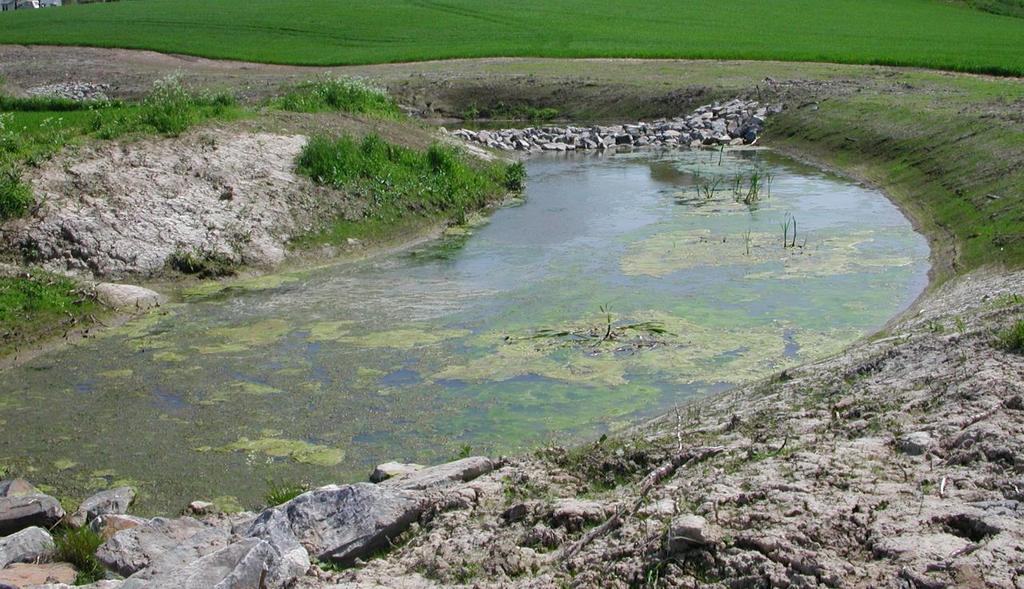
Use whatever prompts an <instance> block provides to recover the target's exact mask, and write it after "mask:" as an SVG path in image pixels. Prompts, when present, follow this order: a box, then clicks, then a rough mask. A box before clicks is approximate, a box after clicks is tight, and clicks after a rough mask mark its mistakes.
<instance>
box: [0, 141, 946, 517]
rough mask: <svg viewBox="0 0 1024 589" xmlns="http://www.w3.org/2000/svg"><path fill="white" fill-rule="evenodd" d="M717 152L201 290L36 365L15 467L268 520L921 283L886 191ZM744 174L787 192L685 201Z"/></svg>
mask: <svg viewBox="0 0 1024 589" xmlns="http://www.w3.org/2000/svg"><path fill="white" fill-rule="evenodd" d="M715 156H716V157H715V158H713V159H709V154H708V153H706V152H653V153H652V152H647V153H633V154H619V155H614V156H607V155H606V156H598V155H576V156H568V157H566V156H562V157H547V156H545V157H540V158H537V159H534V160H532V161H530V162H529V174H530V175H529V179H528V188H527V194H526V196H527V200H526V204H525V205H523V206H518V207H514V208H505V209H501V210H498V211H497V212H496V213H495V214H494V215H493V217H492V219H491V221H490V222H489V223H487V224H481V223H474V228H473V231H472V235H468V236H467V235H453V236H449V237H447V238H445V239H443V240H441V241H438V242H435V243H432V244H427V245H423V246H420V247H417V248H416V249H415V250H413V251H410V252H407V253H405V254H400V255H394V256H387V257H380V258H372V259H368V260H364V261H362V262H358V263H354V264H340V265H333V266H326V267H322V268H317V269H313V270H309V271H305V272H303V273H301V275H296V274H290V275H288V277H287V278H280V279H276V278H267V279H261V280H258V281H253V280H252V279H243V280H241V281H239V282H238V284H240V285H241V286H237V287H236V286H235V285H234V283H232V282H230V281H229V282H226V283H223V284H222V285H220V286H219V287H218V288H217V289H200V291H202V292H193V293H191V294H189V295H187V296H186V297H185V299H186V300H187V301H189V302H187V303H185V304H177V305H171V306H168V307H164V308H163V309H162V310H161V311H160V312H158V313H153V314H151V315H149V316H147V317H146V318H144V320H142V321H139V322H133V323H131V324H129V325H127V326H126V327H125V328H123V329H119V330H111V331H110V332H107V333H106V334H104V335H103V337H100V338H96V339H94V340H89V341H86V342H83V344H82V345H80V346H78V347H75V348H69V349H68V350H66V351H64V352H60V353H59V354H57V355H56V356H53V357H46V358H42V359H39V360H36V361H33V362H30V363H28V364H27V365H25V366H23V367H21V368H18V369H15V370H14V371H13V372H12V375H11V378H8V379H5V381H4V382H3V383H2V384H0V421H6V422H7V423H6V425H5V426H4V428H3V430H2V432H0V448H2V449H3V450H0V464H11V465H12V468H15V469H18V472H32V476H33V478H34V479H35V480H39V481H41V482H42V483H44V484H51V485H54V486H58V487H61V489H62V493H63V494H65V495H75V496H84V495H86V494H87V492H88V491H90V490H92V489H93V488H96V487H98V486H103V483H104V482H108V483H109V482H110V481H111V480H113V479H114V478H115V477H116V478H117V479H118V480H128V479H131V480H132V481H134V482H135V484H137V485H138V486H140V487H141V489H142V490H143V497H142V498H141V499H140V504H139V508H140V509H141V510H143V511H144V512H145V511H161V510H167V509H180V507H181V502H182V500H183V498H189V499H191V498H195V497H225V498H231V501H230V502H234V503H236V504H240V505H254V504H257V503H258V502H259V501H261V494H262V491H263V488H262V486H261V485H254V484H253V483H252V481H264V480H268V479H271V480H302V481H307V482H310V483H313V484H316V483H329V482H340V481H345V480H362V479H363V478H364V477H365V475H366V473H367V472H368V471H369V469H370V468H372V466H373V465H374V464H375V463H378V462H383V461H386V460H402V461H413V462H419V463H431V462H437V461H442V460H446V459H450V458H452V457H454V456H455V455H457V453H458V448H459V447H461V446H463V445H466V444H468V445H470V446H471V447H472V448H473V449H474V451H477V452H511V451H514V450H517V449H523V448H526V447H529V446H531V445H534V444H537V443H542V442H548V441H552V439H554V440H555V441H558V440H565V441H570V440H576V439H579V438H580V437H585V436H590V435H594V434H596V433H598V432H600V431H603V430H605V429H607V428H610V427H615V426H616V425H619V424H622V423H625V422H627V421H628V420H630V419H635V418H636V417H637V416H640V415H648V414H653V413H656V412H658V411H660V410H662V409H664V408H665V407H668V406H671V405H672V404H675V403H677V402H679V401H680V400H683V399H685V398H687V397H688V396H691V395H696V394H704V393H708V392H713V391H718V390H722V389H724V388H727V387H729V386H731V385H733V384H737V383H740V382H744V381H747V380H750V379H754V378H758V377H762V376H766V375H768V374H770V373H772V372H774V371H778V370H781V369H783V368H786V367H788V366H792V365H795V364H798V363H802V362H805V361H807V360H810V359H813V358H817V357H821V356H823V355H827V354H830V353H833V352H835V351H837V350H838V349H840V348H841V347H842V346H843V345H844V344H845V343H848V342H850V341H852V340H853V339H855V338H857V337H859V336H860V335H862V334H864V333H866V332H868V331H870V330H872V329H875V328H877V327H879V326H881V325H882V324H883V323H884V322H885V321H886V320H887V319H888V318H889V317H891V316H892V315H893V314H894V313H896V312H897V311H899V310H900V309H901V308H903V307H904V306H905V305H907V304H908V303H909V302H910V301H911V300H912V299H913V298H914V297H915V296H916V295H917V293H918V292H920V289H921V288H923V286H924V283H925V275H926V272H927V264H926V256H927V249H926V246H925V243H924V240H923V238H921V237H920V236H918V235H917V234H915V233H913V231H912V230H911V228H910V225H909V223H908V222H907V221H906V220H905V219H904V218H903V217H902V216H901V215H900V214H899V212H898V211H897V210H896V208H895V207H894V206H892V205H891V204H890V203H888V202H887V201H886V200H885V199H884V198H883V197H882V195H880V194H878V193H876V192H871V191H868V190H865V189H863V188H859V187H857V186H853V185H850V184H848V183H845V182H842V181H840V180H838V179H836V178H833V177H829V176H826V175H823V174H821V173H819V172H817V171H814V170H810V169H807V168H806V167H803V166H799V165H796V164H793V163H791V162H788V161H786V160H783V159H781V158H778V157H777V156H774V155H773V154H771V153H769V152H737V153H734V152H729V151H726V152H725V153H724V154H723V156H722V161H723V163H722V166H721V168H722V170H725V171H719V170H717V169H715V170H713V169H712V168H718V167H719V166H718V165H717V156H718V154H717V153H716V154H715ZM754 167H758V168H763V169H769V170H771V172H772V174H773V175H774V176H775V178H774V180H773V183H772V190H771V196H770V197H768V198H766V199H764V200H762V201H761V202H760V203H758V206H756V207H747V206H745V205H742V206H737V204H736V202H735V200H734V199H733V197H732V196H731V195H727V194H720V195H718V196H716V197H715V198H714V199H711V200H710V201H708V200H707V199H705V201H704V202H702V203H700V204H699V206H698V205H697V204H694V203H689V202H686V201H685V199H682V200H681V199H680V198H678V195H679V194H680V193H692V192H693V186H692V183H693V181H694V180H693V178H694V176H695V175H697V174H698V173H699V174H700V175H704V176H707V175H710V174H712V173H740V172H741V171H742V170H749V169H752V168H754ZM673 171H674V172H673ZM787 215H789V216H791V217H796V218H797V220H798V227H799V229H798V231H799V233H798V240H797V244H796V246H792V245H790V246H788V247H783V246H782V243H781V242H782V230H781V229H780V226H779V224H780V221H782V220H783V219H785V218H786V217H787ZM804 236H806V237H807V239H806V242H804V239H803V238H804ZM748 239H749V250H750V253H749V254H748V253H747V249H748V247H747V246H748ZM602 308H603V309H604V311H603V312H602V311H601V310H600V309H602ZM609 322H610V326H609ZM609 327H610V328H611V329H610V332H609ZM609 333H610V335H608V334H609ZM15 416H16V417H17V418H16V419H15V418H14V417H15ZM44 430H45V431H47V432H49V436H48V437H47V439H43V438H42V437H40V436H38V435H37V434H38V432H39V431H44ZM42 457H48V458H42ZM55 461H61V462H60V465H58V464H55ZM64 461H66V462H64ZM71 463H75V465H74V466H68V465H69V464H71ZM59 466H65V467H66V470H60V468H59ZM97 471H103V472H108V473H110V476H103V477H100V476H93V474H92V473H94V472H97ZM115 473H116V474H115ZM69 475H74V476H69Z"/></svg>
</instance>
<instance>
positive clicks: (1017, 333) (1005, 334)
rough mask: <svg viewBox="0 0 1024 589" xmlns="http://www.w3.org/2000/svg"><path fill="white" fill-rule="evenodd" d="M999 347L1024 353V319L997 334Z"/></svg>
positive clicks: (1016, 352)
mask: <svg viewBox="0 0 1024 589" xmlns="http://www.w3.org/2000/svg"><path fill="white" fill-rule="evenodd" d="M996 340H997V341H998V343H999V347H1000V348H1002V349H1004V350H1006V351H1007V352H1013V353H1014V354H1024V321H1018V322H1016V323H1014V324H1013V325H1012V326H1010V327H1008V328H1006V329H1004V330H1003V331H1000V332H999V333H998V334H996Z"/></svg>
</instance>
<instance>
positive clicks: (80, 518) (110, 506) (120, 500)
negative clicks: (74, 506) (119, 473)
mask: <svg viewBox="0 0 1024 589" xmlns="http://www.w3.org/2000/svg"><path fill="white" fill-rule="evenodd" d="M133 501H135V490H134V489H132V488H131V487H118V488H117V489H109V490H106V491H100V492H99V493H96V494H95V495H93V496H92V497H89V498H88V499H86V500H85V501H82V504H81V505H79V506H78V510H77V511H75V513H73V514H72V515H71V516H70V517H68V519H67V521H68V524H69V525H71V526H72V527H75V528H80V527H82V526H84V525H85V524H87V523H89V522H90V521H92V520H94V519H96V517H98V516H101V515H110V514H116V515H123V514H124V513H125V512H127V511H128V507H129V506H130V505H131V504H132V502H133Z"/></svg>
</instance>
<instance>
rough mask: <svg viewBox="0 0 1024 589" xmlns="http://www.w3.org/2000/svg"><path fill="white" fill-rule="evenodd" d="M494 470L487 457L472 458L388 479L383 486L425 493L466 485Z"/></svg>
mask: <svg viewBox="0 0 1024 589" xmlns="http://www.w3.org/2000/svg"><path fill="white" fill-rule="evenodd" d="M492 470H494V462H492V461H491V459H490V458H487V457H486V456H471V457H469V458H463V459H462V460H456V461H454V462H448V463H446V464H440V465H438V466H431V467H429V468H424V469H422V470H417V471H415V472H411V473H408V474H405V475H402V476H398V477H394V478H390V479H387V480H386V481H384V482H383V483H381V485H383V486H387V487H392V488H395V489H403V490H406V491H423V490H426V489H432V488H436V487H441V486H444V485H448V484H451V483H465V482H468V481H471V480H473V479H475V478H477V477H478V476H480V475H483V474H487V473H489V472H491V471H492Z"/></svg>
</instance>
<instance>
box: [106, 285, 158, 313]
mask: <svg viewBox="0 0 1024 589" xmlns="http://www.w3.org/2000/svg"><path fill="white" fill-rule="evenodd" d="M95 290H96V300H98V301H99V302H100V303H103V304H104V305H106V306H108V307H113V308H114V309H135V310H139V311H144V310H146V309H151V308H153V307H159V306H160V303H162V302H163V298H162V297H161V296H160V294H159V293H157V292H156V291H152V290H149V289H148V288H143V287H141V286H134V285H131V284H114V283H112V282H102V283H100V284H97V285H96V288H95Z"/></svg>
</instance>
